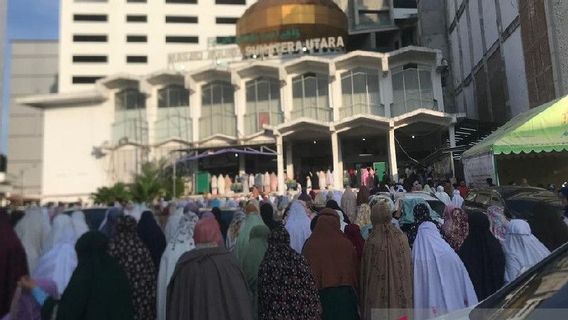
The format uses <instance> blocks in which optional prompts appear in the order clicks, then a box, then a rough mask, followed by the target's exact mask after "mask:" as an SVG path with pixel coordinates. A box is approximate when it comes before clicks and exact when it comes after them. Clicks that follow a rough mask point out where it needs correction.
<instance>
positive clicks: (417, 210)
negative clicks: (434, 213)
mask: <svg viewBox="0 0 568 320" xmlns="http://www.w3.org/2000/svg"><path fill="white" fill-rule="evenodd" d="M418 199H419V201H418V203H417V204H416V205H415V206H414V208H413V209H412V211H411V212H412V215H411V217H412V220H410V219H409V218H406V219H405V220H404V221H411V223H409V224H402V220H403V219H402V218H401V220H400V223H401V225H400V229H401V230H402V231H403V232H404V233H406V236H407V237H408V244H409V245H410V248H412V246H413V244H414V240H415V239H416V234H417V233H418V228H419V227H420V225H421V224H422V223H424V222H427V221H429V222H432V223H434V221H433V220H432V217H431V210H430V206H429V205H428V203H427V202H426V201H424V199H422V198H418ZM404 210H405V213H404V215H403V217H404V216H406V215H407V214H406V211H408V209H407V208H406V206H405V209H404ZM434 225H436V227H437V228H438V229H440V227H439V226H438V225H437V224H436V223H434Z"/></svg>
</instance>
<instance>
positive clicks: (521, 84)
mask: <svg viewBox="0 0 568 320" xmlns="http://www.w3.org/2000/svg"><path fill="white" fill-rule="evenodd" d="M503 55H504V57H505V70H506V73H507V86H508V89H509V105H510V106H511V115H512V116H516V115H517V114H519V113H521V112H523V111H526V110H528V108H529V95H528V90H527V78H526V76H525V58H524V54H523V43H522V40H521V28H518V29H517V30H516V31H515V32H514V33H513V34H511V36H510V37H509V38H508V39H507V41H505V43H503Z"/></svg>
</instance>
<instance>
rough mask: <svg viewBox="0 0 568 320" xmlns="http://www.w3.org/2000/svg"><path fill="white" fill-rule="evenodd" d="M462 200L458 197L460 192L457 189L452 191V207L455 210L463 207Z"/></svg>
mask: <svg viewBox="0 0 568 320" xmlns="http://www.w3.org/2000/svg"><path fill="white" fill-rule="evenodd" d="M463 201H464V200H463V198H462V196H461V195H460V191H459V190H458V189H454V194H453V196H452V206H454V207H456V208H461V207H462V205H463Z"/></svg>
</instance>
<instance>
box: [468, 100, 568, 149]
mask: <svg viewBox="0 0 568 320" xmlns="http://www.w3.org/2000/svg"><path fill="white" fill-rule="evenodd" d="M553 151H556V152H561V151H568V96H565V97H563V98H560V99H558V100H554V101H551V102H549V103H546V104H543V105H541V106H539V107H536V108H533V109H530V110H528V111H526V112H524V113H521V114H519V115H517V116H516V117H514V118H513V119H511V120H510V121H509V122H507V123H506V124H504V125H503V126H502V127H501V128H499V129H498V130H497V131H495V132H493V133H492V134H491V135H489V136H488V137H487V138H485V139H484V140H483V141H481V142H480V143H478V144H476V145H475V146H473V147H472V148H471V149H469V150H467V151H466V152H464V153H463V156H462V157H463V158H471V157H475V156H477V155H480V154H486V153H490V152H492V153H493V154H511V153H514V154H519V153H530V152H536V153H540V152H553Z"/></svg>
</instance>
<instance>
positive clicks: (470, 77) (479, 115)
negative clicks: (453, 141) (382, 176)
mask: <svg viewBox="0 0 568 320" xmlns="http://www.w3.org/2000/svg"><path fill="white" fill-rule="evenodd" d="M431 2H435V1H434V0H433V1H430V0H420V1H419V4H418V7H419V11H420V9H421V8H428V7H429V4H430V3H431ZM445 3H446V6H445V10H446V12H445V18H443V19H438V20H432V21H434V22H439V23H440V24H445V30H446V35H447V38H446V39H447V40H446V41H448V42H449V48H450V51H449V54H448V58H449V62H450V72H451V77H450V83H449V85H450V86H451V88H450V91H452V92H453V94H452V96H453V97H454V98H455V104H456V109H457V111H459V112H462V113H465V114H466V115H467V117H468V118H470V119H476V120H480V121H483V122H493V123H496V124H503V123H504V122H506V121H507V120H509V119H511V118H512V117H513V116H515V115H517V114H519V113H521V112H523V111H525V110H528V108H530V107H535V106H538V105H540V104H543V103H545V102H548V101H550V100H552V99H555V98H557V97H561V96H563V95H565V94H566V93H568V91H566V87H567V84H568V82H567V80H566V70H567V68H566V65H568V63H567V60H568V58H567V57H566V55H565V54H563V51H562V49H563V48H564V49H565V48H567V45H568V40H567V33H568V32H567V30H568V20H567V19H564V18H562V17H564V15H563V14H566V13H567V12H568V3H567V2H566V1H549V0H536V1H534V0H512V1H498V0H490V1H485V0H446V1H445ZM439 8H440V7H439ZM438 13H440V12H439V10H438ZM440 17H441V16H440ZM430 22H431V21H428V22H426V23H430ZM440 40H443V39H441V38H437V41H440ZM423 45H426V44H423Z"/></svg>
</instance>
